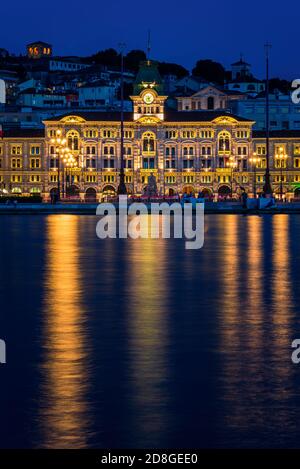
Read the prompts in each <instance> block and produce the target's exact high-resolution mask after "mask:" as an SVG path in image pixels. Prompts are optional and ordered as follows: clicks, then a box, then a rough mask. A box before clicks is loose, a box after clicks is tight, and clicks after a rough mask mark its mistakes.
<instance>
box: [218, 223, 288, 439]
mask: <svg viewBox="0 0 300 469" xmlns="http://www.w3.org/2000/svg"><path fill="white" fill-rule="evenodd" d="M267 222H268V219H267V218H260V217H254V216H251V217H247V220H243V219H240V218H239V217H232V219H228V222H226V223H225V225H224V231H225V233H224V236H225V239H226V241H225V246H224V264H225V265H226V275H224V279H223V288H224V295H223V299H224V305H223V314H220V316H219V321H220V331H221V338H222V342H221V348H222V350H223V351H224V355H223V357H224V360H223V370H222V375H223V379H222V381H223V385H224V401H225V404H226V406H227V408H228V409H230V413H228V414H227V415H225V418H226V420H227V424H228V425H229V426H231V427H236V428H239V429H245V430H246V429H248V431H251V427H253V428H252V431H253V430H254V428H256V429H257V428H259V426H261V427H264V428H266V425H267V422H269V425H274V426H280V424H281V423H282V420H281V419H283V418H284V414H282V415H279V414H277V415H270V412H269V409H268V408H266V406H265V401H266V399H271V400H273V401H276V400H280V401H282V399H284V398H289V397H290V395H289V394H288V392H287V390H286V389H285V387H284V382H285V383H286V382H288V381H289V379H290V376H289V374H290V366H289V365H290V363H289V355H288V354H286V356H285V349H287V348H288V347H289V337H290V332H289V324H290V319H291V318H290V312H289V300H288V297H289V296H290V288H291V284H290V278H289V267H290V266H289V249H290V246H289V227H288V217H285V216H284V215H283V216H282V215H276V216H274V217H273V219H272V222H271V223H272V233H271V237H270V239H269V241H268V242H269V245H270V246H271V243H272V242H273V248H271V251H270V252H271V259H270V261H271V264H272V272H273V275H272V274H271V272H270V270H269V268H268V267H266V266H265V265H264V261H265V258H264V256H267V254H266V250H265V249H264V240H263V227H264V223H267ZM267 233H269V232H267ZM241 235H243V236H245V242H244V244H241V243H240V242H239V241H238V237H239V236H241ZM243 262H245V263H246V268H243V267H242V263H243ZM243 272H246V275H247V277H246V279H243V278H242V275H243ZM268 290H271V301H269V302H268V304H267V306H266V303H265V300H264V294H265V292H266V291H268ZM225 413H226V411H225Z"/></svg>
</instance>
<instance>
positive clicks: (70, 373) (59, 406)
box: [39, 215, 90, 448]
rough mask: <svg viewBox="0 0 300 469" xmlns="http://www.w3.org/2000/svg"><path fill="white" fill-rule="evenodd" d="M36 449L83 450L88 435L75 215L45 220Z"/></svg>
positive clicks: (82, 316)
mask: <svg viewBox="0 0 300 469" xmlns="http://www.w3.org/2000/svg"><path fill="white" fill-rule="evenodd" d="M47 237H48V240H47V260H46V272H45V289H46V294H45V306H44V337H43V347H44V356H43V364H42V370H41V372H42V395H43V398H44V399H43V401H42V402H41V403H40V415H39V425H40V426H41V433H42V435H43V439H42V442H41V445H40V446H41V447H46V448H84V447H86V445H87V438H88V436H89V431H88V430H89V425H90V422H89V416H88V415H89V409H88V404H87V402H86V394H87V390H88V379H89V376H88V353H89V352H88V345H87V338H86V336H85V330H86V325H85V317H84V310H83V307H82V304H81V297H82V288H83V287H82V285H81V276H80V263H79V253H78V252H79V251H78V246H79V239H78V217H75V216H68V215H63V216H55V217H48V218H47Z"/></svg>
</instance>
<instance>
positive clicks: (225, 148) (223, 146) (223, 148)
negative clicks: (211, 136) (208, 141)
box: [218, 132, 230, 153]
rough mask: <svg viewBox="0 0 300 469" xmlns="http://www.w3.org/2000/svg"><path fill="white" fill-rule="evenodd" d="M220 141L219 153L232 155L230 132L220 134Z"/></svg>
mask: <svg viewBox="0 0 300 469" xmlns="http://www.w3.org/2000/svg"><path fill="white" fill-rule="evenodd" d="M218 140H219V153H230V134H229V132H220V133H219V138H218Z"/></svg>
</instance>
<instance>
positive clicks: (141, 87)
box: [131, 60, 167, 123]
mask: <svg viewBox="0 0 300 469" xmlns="http://www.w3.org/2000/svg"><path fill="white" fill-rule="evenodd" d="M131 99H132V101H133V118H134V120H135V121H137V120H141V121H144V122H149V123H150V122H159V121H163V120H164V107H165V101H166V99H167V96H165V95H164V93H163V83H162V79H161V76H160V74H159V71H158V64H157V62H153V61H150V60H147V61H146V62H142V63H141V65H140V69H139V72H138V74H137V77H136V81H135V84H134V96H131Z"/></svg>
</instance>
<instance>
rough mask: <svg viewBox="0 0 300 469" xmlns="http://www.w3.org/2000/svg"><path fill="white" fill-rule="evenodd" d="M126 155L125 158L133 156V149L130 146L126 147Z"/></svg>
mask: <svg viewBox="0 0 300 469" xmlns="http://www.w3.org/2000/svg"><path fill="white" fill-rule="evenodd" d="M124 155H125V156H131V155H132V147H130V146H129V145H125V147H124Z"/></svg>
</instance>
